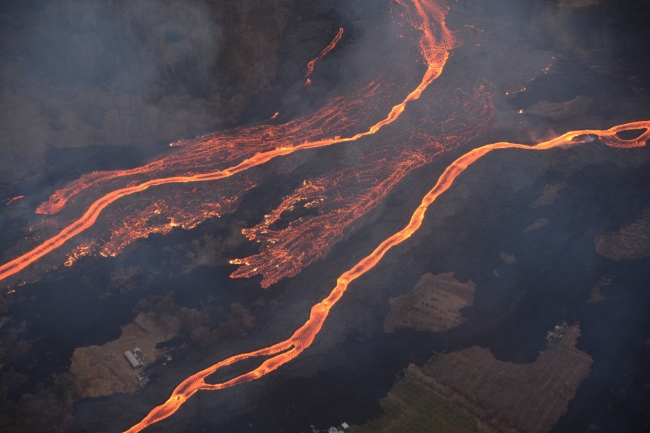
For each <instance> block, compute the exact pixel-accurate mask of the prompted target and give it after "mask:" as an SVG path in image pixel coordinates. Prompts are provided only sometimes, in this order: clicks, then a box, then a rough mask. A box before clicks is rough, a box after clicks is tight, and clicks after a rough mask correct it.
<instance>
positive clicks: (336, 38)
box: [305, 27, 343, 89]
mask: <svg viewBox="0 0 650 433" xmlns="http://www.w3.org/2000/svg"><path fill="white" fill-rule="evenodd" d="M342 37H343V27H341V28H340V29H339V32H338V33H337V34H336V36H334V39H332V42H330V43H329V44H328V45H327V46H326V47H325V48H323V51H321V52H320V54H319V55H318V57H316V58H315V59H313V60H310V61H309V63H307V73H306V74H305V78H306V79H307V81H305V88H306V89H307V88H309V85H310V84H311V78H309V77H311V74H312V73H313V72H314V66H316V62H317V61H319V60H321V59H322V58H323V57H325V56H326V55H327V53H329V52H330V51H332V50H333V49H334V47H335V46H336V44H338V42H339V41H340V40H341V38H342Z"/></svg>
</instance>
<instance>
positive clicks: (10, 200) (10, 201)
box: [7, 195, 25, 206]
mask: <svg viewBox="0 0 650 433" xmlns="http://www.w3.org/2000/svg"><path fill="white" fill-rule="evenodd" d="M24 197H25V196H24V195H19V196H18V197H14V198H10V199H9V200H8V201H7V206H9V205H10V204H11V203H13V202H15V201H17V200H20V199H21V198H24Z"/></svg>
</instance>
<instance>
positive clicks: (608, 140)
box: [127, 120, 650, 433]
mask: <svg viewBox="0 0 650 433" xmlns="http://www.w3.org/2000/svg"><path fill="white" fill-rule="evenodd" d="M631 130H645V131H644V132H643V133H642V134H641V135H640V136H639V137H637V138H636V139H631V140H622V139H620V138H618V137H617V135H616V134H617V133H619V132H621V131H631ZM595 136H598V137H599V138H600V139H601V140H602V141H603V142H605V144H607V145H608V146H611V147H619V148H634V147H643V146H645V142H646V140H650V120H648V121H641V122H633V123H627V124H624V125H619V126H615V127H613V128H610V129H608V130H606V131H600V130H583V131H572V132H567V133H566V134H564V135H561V136H559V137H557V138H554V139H552V140H549V141H544V142H541V143H539V144H537V145H534V146H529V145H524V144H517V143H509V142H499V143H493V144H488V145H485V146H482V147H479V148H477V149H474V150H471V151H470V152H467V153H466V154H465V155H463V156H461V157H460V158H458V159H456V160H455V161H454V162H453V163H452V164H451V165H450V166H449V167H447V169H446V170H445V171H444V172H443V173H442V175H441V176H440V178H439V179H438V182H437V183H436V185H435V186H434V187H433V188H432V189H431V190H430V191H429V192H428V193H427V195H425V196H424V198H423V199H422V203H421V204H420V206H418V208H417V209H416V210H415V212H414V213H413V215H412V216H411V220H410V221H409V223H408V224H407V225H406V227H404V228H403V229H402V230H400V231H399V232H397V233H395V234H394V235H392V236H390V237H389V238H388V239H386V240H384V241H383V242H382V243H381V244H379V246H378V247H377V248H375V250H374V251H373V252H372V253H370V254H369V255H368V256H366V257H364V258H363V259H362V260H361V261H360V262H358V263H357V264H356V265H355V266H354V267H353V268H352V269H350V270H349V271H347V272H345V273H344V274H343V275H341V276H340V277H339V278H338V280H337V282H336V287H334V289H333V290H332V291H331V292H330V294H329V296H328V297H327V298H325V299H323V300H322V301H321V302H319V303H317V304H316V305H314V306H313V307H312V309H311V314H310V316H309V320H307V322H305V324H304V325H302V326H301V327H300V328H298V330H297V331H296V332H294V333H293V335H292V336H291V337H290V338H289V339H287V340H285V341H282V342H280V343H277V344H275V345H273V346H270V347H266V348H263V349H260V350H257V351H254V352H249V353H243V354H240V355H235V356H232V357H230V358H227V359H225V360H223V361H221V362H219V363H217V364H214V365H213V366H211V367H208V368H206V369H205V370H202V371H200V372H198V373H196V374H194V375H192V376H190V377H188V378H187V379H185V380H184V381H183V382H182V383H181V384H180V385H178V386H177V387H176V389H174V392H173V393H172V395H171V397H170V398H169V399H168V400H167V401H166V402H165V403H163V404H162V405H160V406H158V407H156V408H154V409H153V410H152V411H151V412H149V414H148V415H147V416H146V417H145V418H144V419H143V420H142V421H140V422H139V423H138V424H136V425H135V426H133V427H131V428H130V429H129V430H127V433H135V432H139V431H141V430H143V429H144V428H146V427H147V426H150V425H151V424H154V423H156V422H158V421H161V420H163V419H165V418H168V417H169V416H171V415H172V414H174V412H176V411H177V410H178V409H179V408H180V407H181V405H182V404H183V403H185V402H186V401H187V399H189V398H190V397H191V396H192V395H194V394H195V393H196V392H197V391H199V390H206V391H212V390H218V389H224V388H228V387H231V386H235V385H238V384H241V383H246V382H250V381H252V380H255V379H259V378H260V377H262V376H264V375H266V374H268V373H270V372H272V371H274V370H276V369H277V368H279V367H280V366H282V365H283V364H286V363H287V362H289V361H290V360H292V359H293V358H295V357H296V356H298V355H299V354H300V353H301V352H302V351H304V350H305V349H306V348H307V347H309V346H310V345H311V343H312V342H313V341H314V338H315V337H316V335H317V334H318V333H319V331H320V330H321V328H322V327H323V323H324V322H325V319H327V316H328V314H329V312H330V310H331V308H332V307H333V306H334V305H335V304H336V303H337V302H338V301H339V300H340V299H341V297H342V296H343V294H344V293H345V291H346V290H347V288H348V286H349V284H350V283H351V282H352V281H354V280H356V279H357V278H359V277H360V276H361V275H363V274H365V273H366V272H368V271H369V270H370V269H372V268H373V267H375V265H377V263H379V261H380V260H381V259H382V258H383V257H384V255H385V254H386V253H387V252H388V251H389V250H390V249H391V248H393V247H394V246H396V245H399V244H401V243H402V242H404V241H405V240H407V239H408V238H410V237H411V236H412V235H413V233H415V232H416V231H417V230H418V229H419V228H420V227H421V226H422V221H423V220H424V216H425V213H426V211H427V209H428V207H429V206H430V205H431V204H433V203H434V202H435V201H436V199H437V198H438V197H439V196H440V195H441V194H442V193H443V192H445V191H447V190H448V189H449V187H450V186H451V185H452V183H453V182H454V180H455V179H456V178H457V177H458V176H459V175H460V174H461V173H462V172H463V171H465V169H466V168H467V167H469V166H470V165H471V164H473V163H474V162H476V161H477V160H478V159H480V158H481V157H482V156H484V155H486V154H487V153H489V152H491V151H493V150H497V149H525V150H548V149H553V148H555V147H568V146H574V145H578V144H583V143H586V142H591V141H594V140H595V139H596V137H595ZM269 355H275V356H273V357H272V358H269V359H267V360H266V361H264V362H263V363H262V365H260V366H259V367H258V368H256V369H254V370H252V371H250V372H248V373H245V374H243V375H240V376H237V377H235V378H233V379H230V380H228V381H226V382H222V383H218V384H208V383H206V382H205V379H206V378H207V377H208V376H210V375H211V374H213V373H214V372H216V371H217V370H218V369H219V368H221V367H223V366H227V365H232V364H234V363H235V362H238V361H241V360H244V359H248V358H252V357H258V356H269Z"/></svg>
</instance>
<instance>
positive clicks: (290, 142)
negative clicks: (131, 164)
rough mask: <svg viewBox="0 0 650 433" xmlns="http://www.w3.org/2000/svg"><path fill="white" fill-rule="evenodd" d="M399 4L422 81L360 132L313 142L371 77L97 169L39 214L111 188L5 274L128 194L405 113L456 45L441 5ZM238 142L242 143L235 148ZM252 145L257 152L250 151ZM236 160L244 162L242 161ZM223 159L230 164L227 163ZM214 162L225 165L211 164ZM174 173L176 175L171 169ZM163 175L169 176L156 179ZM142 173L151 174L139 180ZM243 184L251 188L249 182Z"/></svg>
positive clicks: (200, 215)
mask: <svg viewBox="0 0 650 433" xmlns="http://www.w3.org/2000/svg"><path fill="white" fill-rule="evenodd" d="M398 3H399V4H401V5H402V6H403V7H404V9H405V12H404V15H403V16H404V17H405V19H406V20H407V21H408V22H409V23H410V24H411V26H412V27H413V28H414V29H416V30H418V31H419V32H420V33H421V35H420V38H419V41H418V48H419V51H420V53H421V55H422V56H423V58H424V60H425V63H426V71H425V73H424V76H423V77H422V79H421V81H420V83H419V84H418V85H417V87H416V88H415V89H413V90H412V91H411V92H409V93H408V94H407V95H406V97H405V98H404V99H403V100H402V101H401V102H399V103H398V104H396V105H394V106H393V107H392V108H391V110H390V111H389V113H388V115H386V117H384V118H383V119H381V120H379V121H376V122H375V123H373V124H372V125H370V126H369V128H368V129H367V130H365V131H364V132H358V133H356V134H353V135H351V136H348V137H343V138H341V137H340V136H335V137H334V138H320V139H315V140H312V141H309V140H308V139H310V138H314V137H318V136H321V137H322V136H323V131H325V130H330V129H331V128H332V126H334V127H340V128H344V127H345V126H349V125H347V122H349V120H348V119H347V118H346V116H342V115H341V113H346V110H347V112H350V111H355V109H356V110H357V111H362V110H359V108H360V104H363V103H364V102H365V101H366V100H367V99H368V98H369V97H371V96H372V95H373V93H374V92H378V91H380V90H381V86H380V85H378V84H374V83H371V85H370V86H369V87H368V91H367V94H366V95H362V97H359V98H356V99H355V100H354V101H352V102H349V101H345V100H341V99H337V100H335V101H334V102H333V103H332V104H330V105H328V106H326V107H325V108H324V109H322V110H321V111H320V112H319V113H316V115H315V116H312V118H308V119H300V120H297V121H294V122H290V123H288V124H286V125H279V126H269V125H266V126H261V127H253V128H250V129H248V130H235V131H233V132H226V133H221V134H220V135H217V136H216V140H215V142H213V141H211V139H209V138H208V139H205V138H199V139H197V140H196V145H192V146H189V145H188V146H182V147H181V149H180V151H179V152H177V153H174V154H172V155H169V156H167V157H163V158H160V159H158V160H155V161H153V162H152V163H150V164H148V165H146V166H144V167H140V168H137V169H132V170H122V171H117V172H103V173H92V174H90V175H87V176H84V177H82V178H81V179H80V180H79V181H78V182H73V183H72V184H70V185H69V186H68V187H65V188H63V189H62V190H60V191H57V192H56V193H55V194H54V195H53V196H52V197H51V198H50V200H49V201H48V202H46V203H44V204H42V205H41V206H40V207H39V208H38V209H37V212H38V213H41V214H50V215H51V214H56V213H58V212H59V211H61V210H62V209H63V207H64V206H65V205H66V203H67V202H68V200H70V199H71V198H72V197H75V196H78V195H79V193H80V192H81V191H84V190H89V189H90V188H91V187H95V189H96V190H98V191H103V190H105V189H107V188H111V190H109V191H108V192H106V193H105V194H104V195H103V196H101V197H100V198H98V199H96V200H94V201H93V202H92V203H89V204H88V207H87V210H86V211H85V212H84V213H83V214H82V215H81V216H80V217H78V218H77V219H76V220H75V221H74V222H72V223H71V224H69V225H68V226H66V227H64V228H63V229H62V230H61V231H60V232H59V233H58V234H56V235H54V236H52V237H50V238H49V239H48V240H46V241H45V242H43V243H42V244H40V245H38V246H36V247H35V248H33V249H32V250H31V251H29V252H27V253H25V254H23V255H21V256H19V257H17V258H15V259H13V260H11V261H9V262H8V263H6V264H4V265H2V266H0V280H3V279H6V278H7V277H9V276H11V275H14V274H16V273H17V272H19V271H21V270H23V269H25V268H26V267H27V266H29V265H30V264H32V263H34V262H35V261H37V260H39V259H40V258H42V257H43V256H45V255H47V254H49V253H51V252H52V251H54V250H56V249H58V248H60V247H61V246H62V245H64V244H65V243H66V242H67V241H68V240H70V239H72V238H73V237H75V236H77V235H78V234H80V233H82V232H84V231H85V230H87V229H89V228H90V227H92V226H93V225H94V224H95V222H96V221H97V219H98V217H99V216H100V214H101V213H102V212H103V211H104V209H106V208H107V207H108V206H110V205H111V204H113V203H115V202H116V201H117V200H119V199H121V198H123V197H126V196H129V195H133V194H136V193H141V192H143V191H146V190H147V189H149V188H150V187H153V186H160V185H166V184H183V183H185V184H187V183H197V182H212V181H216V180H220V179H225V178H229V177H232V176H233V175H235V174H239V173H243V172H246V171H247V170H249V169H251V168H253V167H257V166H260V165H262V164H264V163H266V162H268V161H270V160H272V159H274V158H277V157H280V156H286V155H290V154H292V153H294V152H297V151H299V150H307V149H316V148H320V147H325V146H330V145H333V144H338V143H347V142H353V141H357V140H359V139H361V138H364V137H368V136H371V135H374V134H376V133H377V132H378V131H380V130H381V129H382V128H384V127H385V126H387V125H390V124H391V123H393V122H395V121H396V120H397V119H398V118H399V117H400V116H401V114H402V113H403V112H404V109H405V107H406V105H407V104H408V103H409V102H411V101H414V100H417V99H419V98H420V96H421V95H422V93H423V92H424V90H425V89H426V88H427V87H428V86H429V85H430V84H431V83H432V82H433V81H434V80H435V79H436V78H438V77H439V76H440V74H441V73H442V70H443V68H444V65H445V64H446V61H447V58H448V56H449V50H450V49H452V48H454V47H455V46H456V41H455V38H454V36H453V34H452V32H451V31H450V30H449V29H447V27H446V26H445V20H444V18H445V13H446V9H445V8H444V7H442V6H440V5H438V4H437V3H436V2H433V1H430V0H428V1H427V0H415V1H413V5H412V6H410V5H407V4H406V3H404V2H403V1H402V0H399V1H398ZM306 139H307V140H306ZM234 143H236V144H245V145H244V146H235V145H234ZM184 147H186V148H184ZM255 151H257V152H256V153H253V152H255ZM247 157H248V159H243V160H242V158H247ZM237 161H240V162H238V163H237ZM227 163H234V164H235V165H231V166H230V167H228V166H227V165H226V164H227ZM201 164H202V165H201ZM224 165H226V166H225V167H224ZM215 166H217V167H223V168H220V169H218V170H214V167H215ZM201 168H204V169H205V168H213V171H207V172H202V170H201ZM173 173H178V174H177V175H172V174H173ZM160 174H165V175H166V176H164V177H156V176H157V175H160ZM143 179H147V180H144V181H142V180H143ZM118 180H119V181H126V186H121V187H114V186H115V184H114V183H111V182H114V181H118ZM253 183H254V182H249V183H246V185H249V187H250V185H252V184H253ZM245 188H246V186H244V189H245ZM239 196H240V195H237V194H235V195H234V196H233V197H232V200H235V201H236V200H237V197H239ZM376 202H377V201H375V203H376ZM225 207H227V205H224V206H216V207H215V206H212V208H209V209H205V208H203V207H199V208H198V210H197V212H196V216H194V215H192V216H190V217H188V218H187V219H186V220H184V221H181V222H178V221H174V220H171V221H168V222H166V223H165V224H164V227H163V228H161V229H160V232H163V233H165V232H166V231H169V230H171V228H172V227H176V226H181V227H185V228H191V227H192V226H193V225H196V224H197V223H198V222H200V221H201V220H204V219H207V218H208V217H210V216H216V215H219V214H220V209H221V208H225ZM149 210H150V212H151V213H152V214H153V215H156V212H158V213H160V212H161V209H160V208H159V207H158V208H156V207H155V206H153V207H151V208H150V209H149ZM151 232H153V231H152V230H150V229H148V228H142V230H129V229H127V230H125V231H122V233H126V234H128V236H127V240H126V241H123V242H115V243H114V244H113V247H114V248H113V249H111V248H110V245H109V248H105V250H104V251H102V254H105V255H114V254H117V252H119V250H120V248H121V247H123V245H124V244H126V243H128V242H131V241H132V240H133V239H135V238H137V237H138V236H139V237H146V236H147V235H148V233H151ZM119 234H120V233H119V232H117V231H114V233H113V235H117V236H118V237H119ZM81 250H83V251H88V248H81ZM69 259H70V257H69Z"/></svg>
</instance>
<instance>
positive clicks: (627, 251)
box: [595, 208, 650, 261]
mask: <svg viewBox="0 0 650 433" xmlns="http://www.w3.org/2000/svg"><path fill="white" fill-rule="evenodd" d="M595 244H596V251H598V253H599V254H601V255H603V256H605V257H609V258H610V259H613V260H616V261H619V260H623V259H642V258H644V257H650V208H645V209H644V210H643V212H642V213H641V215H640V216H639V218H637V219H636V221H634V222H633V223H632V224H629V225H627V226H625V227H622V228H621V229H620V230H618V231H617V232H614V233H610V234H608V235H600V236H598V237H596V240H595Z"/></svg>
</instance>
